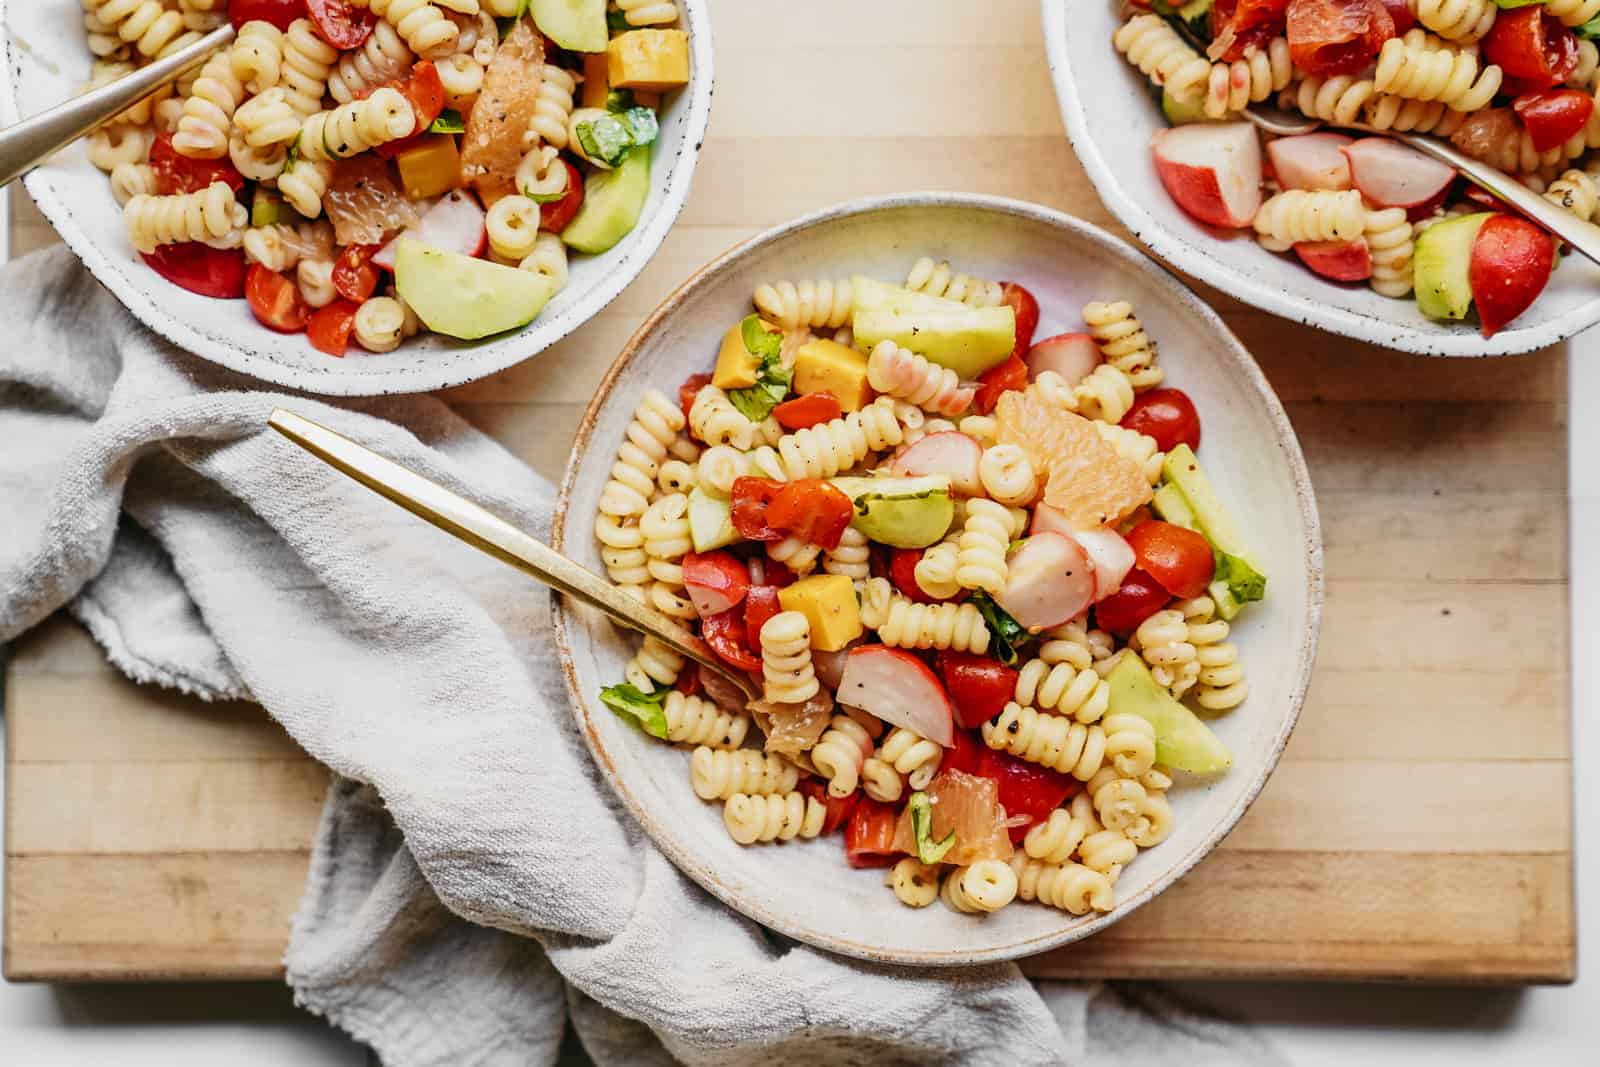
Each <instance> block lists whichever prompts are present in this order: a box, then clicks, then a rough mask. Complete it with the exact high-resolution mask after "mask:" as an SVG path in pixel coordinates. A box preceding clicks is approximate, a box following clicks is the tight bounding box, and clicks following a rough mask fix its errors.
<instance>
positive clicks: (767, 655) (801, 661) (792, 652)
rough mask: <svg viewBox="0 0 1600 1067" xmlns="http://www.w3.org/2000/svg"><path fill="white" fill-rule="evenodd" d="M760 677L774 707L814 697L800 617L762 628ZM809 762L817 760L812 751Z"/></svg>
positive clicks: (777, 619)
mask: <svg viewBox="0 0 1600 1067" xmlns="http://www.w3.org/2000/svg"><path fill="white" fill-rule="evenodd" d="M645 547H646V548H648V547H649V544H648V542H646V546H645ZM680 573H681V571H680ZM761 673H762V677H763V679H764V681H765V689H766V698H767V699H768V700H770V701H772V702H773V703H774V704H803V703H805V702H806V701H807V700H810V699H811V698H812V697H814V696H816V695H817V688H818V686H817V676H816V673H815V672H814V671H813V670H812V668H811V625H810V623H808V622H807V621H806V617H805V615H804V614H803V613H801V612H798V611H780V612H779V613H778V614H776V615H774V616H772V618H770V619H768V620H767V621H766V623H765V624H764V625H763V626H762V627H761ZM824 736H826V735H824ZM812 758H813V759H815V758H816V753H815V750H813V752H812Z"/></svg>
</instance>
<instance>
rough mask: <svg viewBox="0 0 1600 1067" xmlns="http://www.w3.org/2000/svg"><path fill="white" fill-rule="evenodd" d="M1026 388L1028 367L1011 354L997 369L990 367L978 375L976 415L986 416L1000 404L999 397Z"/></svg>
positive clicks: (1020, 358) (1014, 354)
mask: <svg viewBox="0 0 1600 1067" xmlns="http://www.w3.org/2000/svg"><path fill="white" fill-rule="evenodd" d="M1019 336H1020V335H1019ZM1027 387H1028V365H1027V364H1026V363H1024V362H1022V357H1021V356H1019V355H1017V354H1016V353H1014V352H1013V353H1012V355H1011V358H1010V359H1008V360H1006V361H1005V362H1004V363H1002V364H1000V365H999V366H997V367H990V368H989V369H988V370H986V371H984V372H983V373H982V374H980V375H978V395H977V396H976V397H975V398H974V403H976V404H977V405H978V413H979V414H980V415H987V414H989V413H990V412H991V411H993V410H994V406H995V405H996V404H998V403H1000V395H1001V394H1002V393H1009V392H1011V391H1013V390H1020V389H1026V388H1027Z"/></svg>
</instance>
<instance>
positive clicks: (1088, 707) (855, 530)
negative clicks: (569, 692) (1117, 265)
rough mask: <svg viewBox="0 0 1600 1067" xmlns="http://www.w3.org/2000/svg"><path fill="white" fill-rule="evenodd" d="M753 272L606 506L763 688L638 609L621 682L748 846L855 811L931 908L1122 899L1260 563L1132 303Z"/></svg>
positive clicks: (1218, 689)
mask: <svg viewBox="0 0 1600 1067" xmlns="http://www.w3.org/2000/svg"><path fill="white" fill-rule="evenodd" d="M753 296H754V305H755V311H754V313H752V314H750V315H748V316H747V317H745V318H744V319H742V320H741V321H739V322H736V323H733V324H732V325H731V327H730V328H729V330H728V332H727V333H726V335H725V336H724V338H723V340H722V342H721V346H720V348H719V350H718V351H717V353H716V354H715V366H714V368H713V369H712V371H711V373H708V374H707V373H700V374H695V375H693V376H691V377H690V378H689V379H688V380H687V381H685V382H684V383H683V384H682V385H681V386H680V387H679V389H678V394H677V397H676V399H672V398H669V397H668V396H667V395H666V394H664V393H662V392H660V391H657V390H654V389H651V390H648V391H646V392H645V394H644V396H643V398H642V400H641V401H640V402H639V404H638V406H637V408H636V409H635V411H634V413H633V418H632V421H631V422H630V423H629V425H628V427H627V429H626V431H625V434H624V437H625V440H624V442H623V444H622V446H621V448H620V450H619V451H618V454H617V460H616V463H615V464H614V465H613V467H612V468H611V474H610V477H609V479H608V481H607V482H606V484H605V485H604V487H603V489H602V492H601V497H600V505H599V515H598V516H597V518H596V522H595V535H596V538H597V539H598V541H599V544H600V548H601V557H602V560H603V562H604V564H605V567H606V570H607V573H608V575H609V577H610V579H611V581H613V582H614V583H616V584H617V585H618V586H620V587H622V588H623V589H625V590H627V591H628V592H629V593H630V594H631V595H633V596H635V597H636V598H638V599H639V600H640V601H641V602H643V603H646V604H648V605H650V606H652V607H654V608H656V609H657V610H659V611H661V612H663V613H665V614H666V615H669V616H671V617H673V618H676V619H678V620H680V621H682V622H683V623H684V624H685V625H687V626H689V627H691V628H692V629H694V630H696V631H697V632H698V633H699V634H700V636H701V637H703V638H704V640H705V641H706V642H707V644H708V645H709V646H710V648H711V649H712V650H713V651H714V652H715V653H716V655H717V656H718V657H719V658H720V659H721V660H723V661H724V662H725V663H726V664H727V665H728V666H729V667H730V668H732V669H734V670H737V671H744V672H748V673H749V674H750V676H751V677H752V679H753V680H755V681H758V682H759V683H760V687H761V691H762V699H760V700H757V701H754V702H752V703H750V704H749V705H748V707H747V706H746V704H745V702H744V700H743V697H742V695H741V694H740V693H739V692H737V691H736V690H733V688H732V687H731V686H729V685H728V684H727V681H726V679H721V678H718V677H716V676H714V675H712V674H711V673H710V672H704V673H702V672H701V671H700V670H699V669H698V667H696V666H695V665H693V664H688V665H686V664H685V661H684V660H683V659H682V658H681V657H680V656H678V655H677V654H676V653H674V652H673V651H672V650H671V649H670V648H668V647H666V646H665V645H663V644H662V643H660V642H659V641H657V640H656V639H654V638H646V639H644V641H643V643H642V645H641V646H640V647H639V649H638V651H637V653H636V654H635V655H634V656H633V658H632V659H631V660H630V661H629V662H628V664H627V666H626V669H625V671H624V676H625V677H624V680H623V681H621V682H619V683H618V684H616V685H612V686H609V687H607V688H605V689H604V690H603V691H602V692H601V694H600V697H601V700H602V701H603V702H604V703H605V704H606V705H607V706H608V707H610V708H611V709H612V710H613V711H615V712H616V713H617V714H619V715H621V716H623V717H625V718H627V719H629V720H630V721H632V722H635V723H636V724H637V725H638V726H639V727H640V728H641V729H643V730H644V731H645V732H647V733H649V734H651V735H653V736H654V737H657V738H659V739H661V740H662V741H664V742H666V743H669V744H673V745H678V746H681V747H683V748H685V749H687V750H689V758H688V771H689V778H690V786H691V787H692V788H693V789H694V791H695V793H696V794H697V795H698V796H699V797H700V798H702V799H703V800H705V801H707V802H713V803H720V804H721V805H722V819H723V823H724V825H725V826H726V828H727V831H728V833H729V834H730V835H731V836H732V838H733V839H734V840H735V841H737V842H738V843H739V844H741V845H756V844H765V843H772V842H790V841H794V840H796V839H810V838H817V837H820V836H824V835H831V834H835V833H841V834H842V837H843V845H844V849H845V853H846V856H847V857H848V859H849V862H850V864H851V865H852V866H855V867H884V868H889V870H888V875H887V882H888V885H889V886H890V887H891V888H892V889H893V892H894V893H895V895H896V897H897V898H898V899H899V900H900V901H901V902H902V903H904V904H906V905H908V906H911V907H924V906H927V905H929V904H931V903H933V901H934V900H935V899H936V898H939V899H942V900H943V901H944V903H945V904H946V905H947V906H949V907H950V908H953V909H955V910H956V911H960V912H968V913H986V912H992V911H995V910H997V909H998V908H1001V907H1003V906H1005V905H1006V904H1008V903H1010V902H1011V901H1012V900H1014V899H1019V898H1020V899H1022V900H1024V901H1039V902H1041V903H1044V904H1046V905H1049V906H1052V907H1056V908H1060V909H1063V910H1065V911H1068V912H1071V913H1072V914H1075V915H1083V914H1087V913H1089V912H1091V911H1098V912H1104V911H1109V910H1111V909H1112V907H1113V906H1114V903H1115V884H1116V882H1117V879H1118V876H1119V874H1120V873H1121V871H1122V870H1123V868H1124V867H1125V866H1126V865H1127V864H1128V863H1130V862H1132V861H1133V859H1134V857H1135V855H1136V854H1137V853H1138V851H1139V850H1140V849H1144V848H1151V847H1154V846H1155V845H1157V844H1160V843H1161V842H1162V841H1163V840H1165V839H1166V838H1167V836H1168V835H1169V834H1170V833H1171V832H1172V829H1173V814H1172V808H1171V805H1170V804H1169V802H1168V792H1169V790H1171V789H1173V788H1176V785H1175V782H1176V781H1177V780H1178V779H1179V778H1180V777H1182V775H1183V774H1188V775H1210V774H1216V773H1219V772H1221V771H1223V770H1224V769H1225V768H1227V767H1228V765H1229V763H1230V756H1229V754H1228V751H1227V749H1226V747H1224V745H1223V744H1222V743H1221V741H1220V740H1219V739H1218V738H1217V737H1216V735H1215V734H1213V733H1212V731H1211V730H1210V729H1209V727H1208V726H1207V725H1206V723H1205V722H1204V720H1203V719H1202V718H1201V716H1202V715H1206V716H1211V715H1217V714H1222V713H1226V712H1228V711H1231V710H1232V709H1233V708H1235V707H1237V706H1238V705H1240V704H1241V703H1243V702H1244V700H1245V699H1246V697H1247V695H1248V693H1249V685H1248V682H1247V680H1246V678H1245V673H1244V668H1243V665H1242V664H1241V663H1240V660H1239V653H1238V649H1237V648H1236V647H1235V646H1234V645H1233V644H1232V643H1231V642H1230V641H1229V640H1228V637H1229V629H1230V623H1231V621H1232V620H1233V619H1235V618H1236V617H1237V616H1238V614H1239V612H1240V611H1241V610H1243V609H1244V607H1245V605H1247V604H1249V603H1250V602H1252V601H1257V600H1260V599H1262V597H1263V596H1264V594H1265V586H1266V579H1265V577H1264V576H1263V575H1262V574H1261V573H1260V572H1259V571H1258V569H1257V568H1256V566H1255V565H1254V564H1253V563H1252V562H1251V559H1250V553H1249V551H1248V549H1247V548H1246V546H1245V544H1244V540H1243V536H1242V534H1241V533H1240V531H1239V530H1238V528H1237V527H1236V525H1235V523H1234V521H1233V519H1232V518H1231V517H1230V516H1229V515H1228V512H1227V510H1226V508H1225V507H1224V505H1223V504H1222V502H1221V501H1220V500H1219V499H1218V496H1217V494H1216V492H1215V490H1214V488H1213V487H1212V485H1211V483H1210V481H1209V480H1208V479H1207V477H1206V474H1205V472H1204V471H1203V470H1202V469H1201V467H1200V462H1199V460H1198V459H1197V457H1196V455H1195V450H1196V449H1197V448H1198V447H1199V445H1200V420H1199V416H1198V414H1197V413H1196V411H1195V408H1194V405H1193V403H1192V402H1191V401H1190V399H1189V397H1188V396H1187V395H1186V394H1185V393H1183V392H1182V391H1181V390H1178V389H1174V388H1170V387H1167V386H1166V385H1165V372H1164V370H1163V368H1162V367H1161V366H1160V364H1159V362H1158V359H1157V350H1156V345H1155V343H1154V342H1153V341H1152V340H1151V339H1150V337H1149V336H1148V335H1147V333H1146V332H1145V330H1144V328H1143V326H1142V325H1141V323H1140V321H1139V319H1138V317H1137V315H1136V314H1135V313H1134V310H1133V308H1132V307H1131V306H1130V305H1129V304H1128V303H1126V302H1124V301H1112V302H1098V301H1097V302H1095V303H1091V304H1089V305H1088V306H1086V307H1085V308H1083V312H1082V314H1083V323H1084V330H1083V331H1080V332H1075V333H1065V334H1060V335H1057V336H1053V337H1049V338H1047V339H1044V340H1041V341H1038V342H1037V343H1035V342H1034V340H1033V338H1034V334H1035V331H1036V329H1037V327H1038V324H1039V318H1040V308H1039V305H1038V302H1037V301H1036V300H1035V298H1034V297H1033V295H1032V294H1031V293H1030V292H1029V291H1028V290H1027V289H1026V288H1024V287H1022V286H1020V285H1017V284H1014V283H1010V282H1007V283H1004V284H1001V283H996V282H992V281H986V280H982V279H978V278H974V277H971V276H968V275H966V274H963V273H960V272H958V271H954V270H952V269H951V267H950V265H949V264H948V263H944V262H937V263H936V262H934V261H933V260H932V259H928V258H924V259H921V260H919V261H918V262H917V263H916V264H915V265H914V267H913V269H912V270H911V272H910V274H909V276H908V277H907V278H906V280H905V284H904V285H891V284H886V283H883V282H880V281H876V280H873V279H871V278H867V277H864V276H860V275H857V276H855V277H852V278H849V279H839V280H835V281H805V282H798V283H791V282H781V283H775V284H768V285H762V286H761V287H759V288H758V289H757V290H756V291H755V293H754V294H753ZM707 355H708V356H709V355H710V353H708V354H707Z"/></svg>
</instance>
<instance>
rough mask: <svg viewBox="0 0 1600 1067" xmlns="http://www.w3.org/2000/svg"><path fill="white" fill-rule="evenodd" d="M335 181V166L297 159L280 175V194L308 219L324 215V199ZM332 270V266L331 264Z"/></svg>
mask: <svg viewBox="0 0 1600 1067" xmlns="http://www.w3.org/2000/svg"><path fill="white" fill-rule="evenodd" d="M332 180H333V164H331V163H316V162H312V161H311V160H308V159H297V160H295V161H294V162H293V163H292V164H291V165H289V166H286V167H285V168H284V170H283V173H282V174H280V175H278V192H280V193H282V194H283V198H284V200H286V201H288V203H289V206H290V207H292V208H294V209H295V210H296V211H298V212H299V213H300V214H302V215H304V216H305V217H306V218H308V219H314V218H316V217H317V216H318V215H321V214H322V198H323V196H324V195H325V194H326V193H327V191H328V183H329V182H330V181H332ZM330 269H332V268H331V264H330Z"/></svg>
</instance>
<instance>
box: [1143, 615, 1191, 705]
mask: <svg viewBox="0 0 1600 1067" xmlns="http://www.w3.org/2000/svg"><path fill="white" fill-rule="evenodd" d="M1128 647H1129V648H1132V649H1134V650H1136V651H1137V652H1138V653H1139V655H1140V656H1141V657H1142V658H1143V659H1144V661H1145V662H1146V663H1148V664H1149V665H1150V675H1151V677H1152V678H1154V679H1155V680H1156V684H1157V685H1161V686H1165V687H1166V688H1167V689H1168V690H1169V691H1171V693H1172V695H1173V696H1174V697H1180V698H1181V697H1182V696H1183V694H1185V693H1187V692H1188V691H1189V688H1190V687H1191V686H1193V685H1194V683H1195V680H1196V679H1197V678H1198V677H1199V674H1200V665H1199V664H1198V663H1197V662H1196V661H1195V648H1194V645H1192V644H1190V643H1189V627H1188V624H1187V623H1185V622H1184V618H1183V612H1181V611H1178V610H1176V609H1173V608H1167V609H1165V610H1162V611H1158V612H1156V613H1155V614H1154V615H1151V616H1150V617H1149V618H1148V619H1145V620H1144V622H1142V623H1140V624H1139V628H1138V629H1137V630H1135V631H1134V633H1133V637H1132V639H1130V640H1129V642H1128Z"/></svg>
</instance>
